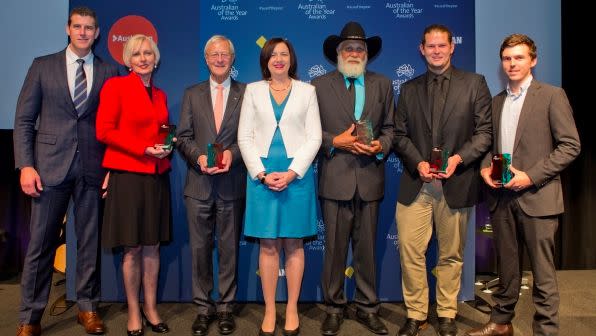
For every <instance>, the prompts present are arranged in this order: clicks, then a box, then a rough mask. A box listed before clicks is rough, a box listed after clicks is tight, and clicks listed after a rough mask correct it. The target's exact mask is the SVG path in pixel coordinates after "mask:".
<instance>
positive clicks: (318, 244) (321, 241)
mask: <svg viewBox="0 0 596 336" xmlns="http://www.w3.org/2000/svg"><path fill="white" fill-rule="evenodd" d="M304 247H306V249H307V250H308V251H321V252H322V251H324V250H325V223H324V222H323V219H322V218H319V219H318V220H317V239H314V240H311V241H309V242H308V243H306V244H304Z"/></svg>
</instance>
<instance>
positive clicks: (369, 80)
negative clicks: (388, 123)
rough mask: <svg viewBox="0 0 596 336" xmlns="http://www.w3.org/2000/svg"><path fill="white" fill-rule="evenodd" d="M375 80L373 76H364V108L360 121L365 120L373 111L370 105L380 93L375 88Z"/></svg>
mask: <svg viewBox="0 0 596 336" xmlns="http://www.w3.org/2000/svg"><path fill="white" fill-rule="evenodd" d="M375 84H376V80H375V78H374V76H372V75H369V76H367V75H366V73H365V74H364V107H363V109H362V115H361V116H360V119H361V120H366V118H367V117H368V115H369V114H370V113H372V112H374V111H373V109H372V105H373V104H374V102H376V101H377V95H378V94H379V93H380V92H379V90H376V87H375Z"/></svg>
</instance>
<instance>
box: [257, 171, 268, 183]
mask: <svg viewBox="0 0 596 336" xmlns="http://www.w3.org/2000/svg"><path fill="white" fill-rule="evenodd" d="M265 176H267V172H263V176H261V178H260V179H259V180H260V181H261V183H262V184H265Z"/></svg>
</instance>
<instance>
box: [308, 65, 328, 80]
mask: <svg viewBox="0 0 596 336" xmlns="http://www.w3.org/2000/svg"><path fill="white" fill-rule="evenodd" d="M326 73H327V70H325V67H324V66H323V65H322V64H315V65H313V66H311V67H310V68H309V69H308V78H310V79H313V78H316V77H319V76H322V75H324V74H326Z"/></svg>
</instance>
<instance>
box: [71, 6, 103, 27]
mask: <svg viewBox="0 0 596 336" xmlns="http://www.w3.org/2000/svg"><path fill="white" fill-rule="evenodd" d="M77 14H78V15H80V16H90V17H92V18H93V21H95V28H97V27H98V26H99V22H98V21H97V14H95V11H94V10H93V9H91V8H89V7H85V6H81V7H75V8H73V9H72V10H71V11H70V14H69V15H68V25H69V26H70V22H71V18H72V16H73V15H77Z"/></svg>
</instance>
